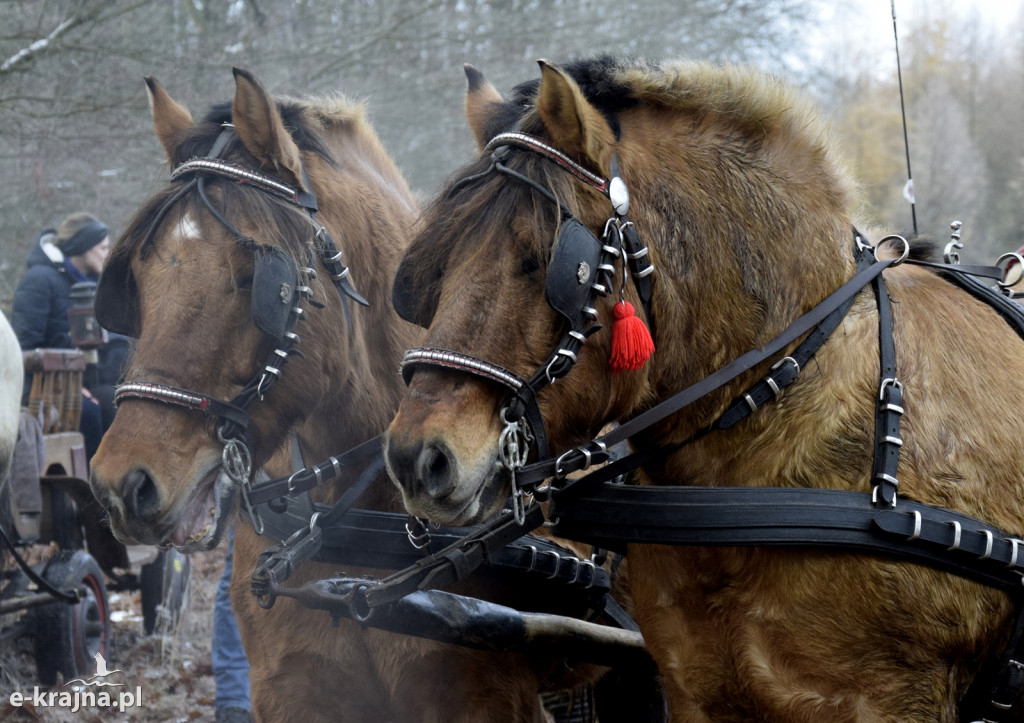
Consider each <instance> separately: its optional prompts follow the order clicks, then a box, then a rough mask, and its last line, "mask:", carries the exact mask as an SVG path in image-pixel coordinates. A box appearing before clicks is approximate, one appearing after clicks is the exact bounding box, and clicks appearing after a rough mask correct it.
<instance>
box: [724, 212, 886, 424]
mask: <svg viewBox="0 0 1024 723" xmlns="http://www.w3.org/2000/svg"><path fill="white" fill-rule="evenodd" d="M854 233H856V231H855V232H854ZM855 256H856V259H857V268H858V269H861V270H863V269H866V268H867V267H868V265H869V264H870V263H871V259H872V257H871V255H870V254H867V253H864V251H863V249H861V248H860V246H859V245H858V246H857V247H856V251H855ZM880 278H882V277H881V276H876V277H875V279H876V280H877V279H880ZM855 298H856V295H855V294H854V295H851V296H850V297H849V298H848V299H846V300H845V301H844V302H843V303H842V304H841V305H839V306H838V307H836V308H835V309H834V310H833V311H832V312H831V313H829V315H828V316H826V317H825V318H824V319H823V320H822V322H821V323H820V324H818V325H817V326H816V327H814V329H813V330H812V331H811V332H810V333H809V334H808V335H807V338H806V339H804V340H803V341H802V342H801V343H800V346H798V347H797V348H796V349H794V350H793V352H792V353H791V354H790V355H789V356H786V357H783V358H782V359H780V360H779V361H777V362H775V364H773V365H772V369H771V373H770V374H768V375H767V376H766V377H765V378H764V379H762V380H761V381H759V382H758V383H757V384H755V385H754V386H752V387H751V388H750V389H748V390H747V391H746V392H745V393H744V394H741V395H740V396H739V397H737V398H736V399H735V400H734V401H733V403H732V405H730V407H729V408H728V409H727V410H726V411H725V412H724V413H723V414H722V416H721V417H719V418H718V420H717V421H716V422H715V423H714V424H712V425H711V428H710V429H708V430H707V431H708V432H711V431H714V430H716V429H729V428H730V427H733V426H735V425H736V423H737V422H739V421H740V420H741V419H744V418H746V417H747V416H749V415H750V414H752V413H753V412H754V411H756V410H757V409H760V408H761V407H762V406H764V405H765V404H767V403H768V402H770V401H772V400H773V399H778V398H779V397H780V396H781V395H782V390H783V389H785V388H786V387H788V386H789V385H790V384H792V383H793V382H795V381H796V380H797V377H799V375H800V370H801V369H805V368H806V367H807V363H808V362H809V361H810V360H811V358H812V357H813V356H814V355H815V354H816V353H817V352H818V349H820V348H821V347H822V346H823V345H824V344H825V342H826V341H828V339H829V337H830V336H832V332H833V331H835V330H836V328H837V327H838V326H839V324H841V323H842V321H843V318H845V316H846V313H847V312H848V311H849V310H850V307H851V306H852V305H853V301H854V299H855Z"/></svg>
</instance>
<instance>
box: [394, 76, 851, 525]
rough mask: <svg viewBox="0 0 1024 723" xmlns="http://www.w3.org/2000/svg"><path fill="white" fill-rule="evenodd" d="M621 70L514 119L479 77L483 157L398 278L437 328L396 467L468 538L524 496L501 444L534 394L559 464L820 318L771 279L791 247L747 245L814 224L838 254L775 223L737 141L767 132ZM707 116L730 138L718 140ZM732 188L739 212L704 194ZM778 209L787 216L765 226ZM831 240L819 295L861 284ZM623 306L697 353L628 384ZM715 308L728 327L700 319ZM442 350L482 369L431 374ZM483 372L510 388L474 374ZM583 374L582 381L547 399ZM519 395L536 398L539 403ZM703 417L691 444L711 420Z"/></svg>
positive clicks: (548, 83) (417, 505)
mask: <svg viewBox="0 0 1024 723" xmlns="http://www.w3.org/2000/svg"><path fill="white" fill-rule="evenodd" d="M610 63H611V61H607V60H605V61H598V62H596V63H593V64H590V65H585V64H582V63H581V64H579V65H578V66H576V67H572V68H568V69H563V68H560V67H558V66H555V65H552V64H550V63H547V62H543V61H542V62H541V78H540V79H539V81H535V82H530V83H525V84H523V85H521V86H519V87H518V88H516V89H515V90H514V92H513V97H512V98H511V100H509V101H508V102H505V101H503V99H502V98H501V96H500V95H499V94H498V93H497V91H495V90H494V88H493V87H492V86H491V85H490V84H489V83H487V81H486V80H484V78H483V76H482V75H481V74H480V73H479V72H478V71H476V70H475V69H468V70H467V74H468V76H469V81H470V82H469V90H468V93H467V97H466V113H467V117H468V120H469V124H470V127H471V129H472V131H473V133H474V135H475V137H476V141H477V144H478V146H479V147H480V149H481V153H480V156H479V157H478V158H477V159H476V160H475V161H474V162H473V163H472V164H470V165H469V166H468V167H466V168H463V169H462V170H460V171H458V172H457V173H456V174H455V176H454V178H453V180H452V181H450V182H449V184H448V186H447V188H446V189H444V191H443V192H442V193H441V194H440V197H439V198H438V199H437V200H436V201H435V202H434V203H433V204H432V205H431V206H430V207H429V208H428V210H427V211H426V213H425V222H424V224H423V227H422V231H421V233H420V235H419V236H418V237H416V238H415V239H414V240H413V242H412V244H411V245H410V248H409V250H408V252H407V254H406V256H405V258H404V260H403V262H402V264H401V266H400V268H399V272H398V275H397V277H396V281H395V291H394V299H395V305H396V307H397V308H398V309H399V311H400V313H402V314H403V315H404V316H405V318H407V319H409V320H412V321H415V322H416V323H419V324H421V325H424V326H429V338H428V340H427V347H428V348H429V349H431V350H436V352H437V353H435V354H433V355H431V354H425V355H420V356H419V357H415V356H413V357H410V358H407V361H406V367H405V373H406V375H407V378H408V381H409V393H408V394H407V395H406V397H405V399H404V400H403V402H402V405H401V407H400V409H399V412H398V415H397V416H396V418H395V420H394V421H393V423H392V425H391V427H390V429H389V432H388V436H387V447H388V461H389V469H390V471H391V473H392V476H393V478H394V479H395V481H396V482H397V483H398V485H399V487H400V488H401V490H402V493H403V495H404V499H405V503H406V505H407V507H408V508H409V509H410V510H412V511H414V512H415V513H416V514H421V515H425V516H429V517H431V518H432V519H437V520H439V521H442V522H448V523H453V522H455V523H468V522H474V521H477V520H479V519H482V518H484V517H486V516H488V515H489V514H491V513H493V512H495V511H496V510H497V509H498V508H499V507H500V506H501V505H502V504H503V503H504V501H505V499H506V498H507V497H508V495H509V493H510V492H512V491H513V490H512V489H511V475H510V473H509V469H510V467H511V466H510V465H509V464H508V463H507V462H502V455H503V454H504V452H503V449H504V446H505V445H504V442H507V441H508V439H509V434H508V433H506V432H505V430H506V429H508V428H509V427H510V420H511V422H516V421H517V420H518V419H520V418H521V417H522V416H523V415H522V413H521V411H522V408H523V407H524V406H528V404H529V402H530V399H529V397H530V396H532V395H535V396H536V406H537V408H538V409H539V410H540V411H539V413H534V414H533V415H532V416H533V419H529V426H531V427H532V429H531V430H525V429H523V431H522V432H521V433H520V434H519V437H520V438H521V437H522V436H523V435H524V434H531V435H533V436H534V437H535V438H536V437H537V436H538V434H543V435H544V437H545V439H544V441H545V442H547V444H548V446H550V447H551V448H552V450H553V451H554V450H566V449H569V448H570V447H571V446H573V445H575V444H578V443H580V442H581V441H583V440H586V439H589V438H590V437H591V436H592V435H593V434H594V433H595V432H596V431H597V430H598V429H600V428H601V426H602V425H603V424H605V423H608V422H614V421H615V420H619V419H622V418H623V417H626V416H628V415H630V414H635V413H636V412H637V411H639V410H641V409H642V408H643V406H644V405H645V404H648V403H649V402H650V400H651V399H652V396H653V394H654V392H655V390H656V388H657V387H658V386H659V385H661V386H664V385H666V384H678V383H679V382H680V381H681V380H683V379H684V378H689V379H691V380H696V379H698V378H700V376H701V375H703V374H706V373H708V371H710V370H711V369H713V368H714V365H715V364H716V363H718V362H721V361H724V360H725V359H726V355H727V354H728V353H729V351H730V350H731V349H738V348H739V347H740V346H741V345H743V344H749V343H753V342H756V341H757V340H758V339H762V338H764V337H763V335H764V333H766V332H767V331H769V330H770V329H772V328H780V327H779V326H778V325H779V324H780V323H781V320H782V319H783V318H784V316H785V314H787V313H789V311H790V309H789V308H788V304H790V303H794V304H804V305H806V308H810V306H812V305H813V302H811V301H810V299H811V298H813V297H814V295H815V294H817V293H819V288H818V287H812V288H809V289H808V290H807V298H806V299H803V298H801V299H788V300H780V298H779V297H778V295H777V294H775V293H774V291H775V288H776V287H778V286H779V284H778V281H777V277H776V274H778V275H779V277H781V276H784V275H785V274H786V273H792V272H793V269H794V268H796V267H797V266H798V265H799V264H800V263H801V261H800V256H801V249H800V247H799V245H798V244H796V243H791V244H790V247H789V248H788V249H787V248H786V247H784V246H782V245H781V243H780V244H779V245H778V247H777V248H776V250H775V251H773V252H772V253H773V254H774V255H775V256H777V257H778V258H772V259H768V258H766V253H765V251H764V250H763V249H760V248H758V247H757V246H756V244H755V243H754V242H752V241H751V240H750V239H751V237H752V236H753V234H752V233H751V232H750V229H751V228H752V227H754V226H755V224H756V225H760V226H767V227H768V230H767V231H759V233H762V234H764V233H770V234H773V235H775V236H777V237H779V238H780V240H781V239H782V238H783V234H784V233H785V232H786V230H787V229H789V230H793V229H799V227H800V226H801V225H806V226H807V227H808V228H810V227H811V226H815V225H816V226H817V229H818V231H819V236H820V235H821V234H820V229H821V228H822V227H823V226H825V227H826V228H827V230H828V234H829V235H828V236H827V237H825V238H829V239H831V237H832V236H833V233H834V230H835V229H836V228H839V226H837V225H836V224H835V223H834V218H835V214H829V215H827V216H826V215H823V216H822V217H821V218H822V220H821V221H820V222H818V223H816V224H815V223H813V222H811V221H809V220H806V219H805V220H804V221H801V220H799V219H797V218H795V216H796V214H795V211H794V209H792V208H786V207H780V208H777V209H770V208H767V206H768V205H769V204H771V203H773V202H775V201H774V199H772V198H770V197H768V194H767V193H765V192H764V190H763V189H762V188H759V187H758V185H757V184H760V183H769V182H770V179H767V178H763V177H761V176H758V175H754V176H753V177H752V178H751V180H743V179H745V177H746V176H750V175H751V174H749V173H748V172H747V171H746V170H745V169H744V168H743V167H742V163H743V161H742V155H743V152H744V150H743V149H742V148H741V147H740V146H741V143H747V144H751V145H752V144H755V143H758V142H763V137H764V136H765V135H767V134H768V133H769V132H770V131H765V130H762V131H760V133H759V134H758V135H757V137H753V138H751V139H746V138H744V137H743V136H744V135H745V134H748V133H749V132H750V128H747V127H743V124H744V123H746V124H747V125H751V124H752V123H754V122H755V121H750V120H748V119H739V118H729V115H730V108H728V107H725V108H722V109H713V108H712V104H711V103H708V104H707V105H706V106H701V105H699V103H698V101H697V100H695V98H697V97H698V96H699V95H700V92H701V90H702V88H701V87H700V86H699V85H697V86H695V87H693V88H690V89H684V90H683V91H682V92H679V93H678V94H679V95H680V96H681V98H682V100H676V99H671V98H669V99H666V98H665V97H653V96H654V95H655V93H657V92H658V90H657V89H654V88H638V87H636V84H635V83H633V81H634V80H635V78H634V77H631V76H630V72H632V73H633V75H634V76H639V75H640V74H641V72H642V71H641V69H639V68H638V69H634V70H633V71H630V70H629V69H628V68H627V69H625V70H622V71H615V69H614V68H612V67H610ZM605 66H609V67H605ZM695 67H697V68H698V70H699V67H698V66H695ZM609 70H611V71H612V72H607V73H606V72H605V71H609ZM614 72H618V75H614ZM702 72H704V71H702ZM602 74H603V75H606V76H607V77H605V78H603V79H600V78H598V76H599V75H602ZM680 74H681V73H680ZM696 75H697V82H698V83H699V82H704V83H705V84H707V83H708V81H707V79H706V78H704V77H703V76H702V75H701V73H700V72H698V73H697V74H696ZM581 84H582V85H584V86H586V88H585V89H584V88H583V87H581ZM729 90H732V91H735V92H737V93H738V92H740V91H742V88H740V87H739V81H738V80H737V81H736V82H735V83H734V87H732V88H731V89H726V90H725V91H722V92H721V93H722V102H723V103H725V102H733V103H734V102H735V100H734V99H730V98H729V97H728V96H727V93H728V92H729ZM661 92H662V95H663V96H668V95H669V91H668V90H663V91H661ZM687 94H688V95H687ZM762 95H763V94H762ZM688 96H689V98H688ZM714 100H715V99H712V102H714ZM672 102H680V103H682V104H687V103H688V104H689V106H690V107H688V108H685V115H684V120H683V121H682V122H681V123H677V125H669V123H670V121H669V120H668V118H669V117H670V116H669V115H668V113H669V111H668V110H666V109H664V108H663V109H662V110H661V115H660V116H659V115H658V114H657V113H653V112H649V108H650V107H651V106H652V105H656V104H660V105H663V106H664V105H668V104H669V103H672ZM763 103H764V104H765V106H768V104H769V101H767V100H765V101H763ZM765 112H766V113H767V112H768V111H767V110H766V111H765ZM712 113H714V114H715V116H716V118H723V117H724V118H726V120H727V124H726V125H724V127H719V126H718V125H716V124H715V123H712V122H711V121H710V120H709V115H711V114H712ZM677 121H678V119H673V120H672V122H677ZM765 122H766V123H777V122H781V121H778V120H777V119H776V118H766V119H765ZM513 129H514V131H513ZM510 131H512V132H510ZM724 135H731V136H732V137H731V138H729V137H725V141H726V142H727V143H726V145H725V148H726V149H727V150H732V152H733V153H734V154H735V156H736V157H735V158H728V157H726V158H724V161H723V156H722V152H721V151H720V150H719V145H718V144H719V142H720V141H722V140H723V136H724ZM759 139H760V140H759ZM729 143H733V144H734V145H735V148H734V149H730V148H729V145H728V144H729ZM777 145H778V146H779V147H780V148H782V144H781V143H779V144H777ZM783 150H785V149H783ZM790 152H792V151H790ZM793 172H794V173H796V172H797V169H794V171H793ZM730 184H731V186H733V187H738V190H739V192H740V195H738V196H732V197H728V196H727V197H725V200H720V199H717V198H716V199H712V198H711V197H710V196H709V191H710V190H711V188H712V187H727V188H728V187H730ZM822 186H823V189H822V190H823V191H825V189H829V191H831V192H833V193H834V200H833V201H831V203H832V204H833V205H840V204H841V203H842V202H843V199H845V198H846V197H847V196H848V194H847V193H846V191H845V189H844V188H842V187H841V185H840V184H837V183H835V182H831V181H830V182H829V183H822ZM631 197H632V203H631V202H630V198H631ZM820 202H821V203H822V204H823V205H824V204H826V203H828V201H827V199H825V198H824V196H822V197H821V201H820ZM766 211H771V212H772V214H773V218H769V219H768V220H767V221H766V222H765V221H760V220H758V219H759V217H760V215H761V214H763V213H765V212H766ZM843 233H844V234H845V236H844V238H847V239H848V238H849V232H848V229H845V230H844V231H843ZM828 243H830V244H831V246H834V248H832V249H831V250H827V251H825V252H823V253H827V254H829V255H830V256H831V257H832V258H833V259H835V260H836V267H835V268H833V269H831V270H830V271H828V272H827V273H825V274H823V275H822V278H821V279H820V281H821V284H822V285H821V287H820V288H821V289H824V288H825V284H827V283H828V282H829V281H832V280H836V279H840V278H841V275H842V274H843V273H845V272H846V271H847V270H848V268H847V267H845V266H844V265H843V263H842V262H841V261H840V249H839V244H838V243H832V242H828ZM666 244H669V245H670V247H669V248H668V249H666ZM666 254H667V255H666ZM662 259H664V263H663V261H662ZM624 260H625V262H626V263H624ZM712 260H713V263H711V261H712ZM769 263H771V264H775V266H774V267H769ZM661 266H665V268H664V269H661V268H660V267H661ZM652 268H653V269H654V270H655V271H652ZM624 269H625V271H624ZM624 274H625V275H624ZM669 277H671V279H672V284H671V285H666V284H665V283H664V280H663V279H667V278H669ZM734 280H740V282H741V284H742V285H741V286H739V288H737V286H736V284H735V283H734ZM592 291H594V292H596V293H593V294H592V293H591V292H592ZM821 295H822V296H823V295H824V292H821ZM666 297H668V298H666ZM750 297H755V300H756V301H757V305H755V306H754V307H753V310H751V306H750V305H749V304H747V303H746V302H747V300H748V299H749V298H750ZM817 298H818V299H820V298H821V296H818V297H817ZM679 299H684V300H685V305H680V304H677V303H676V301H677V300H679ZM623 301H625V302H628V304H629V305H630V306H631V307H632V308H633V309H634V310H635V312H636V315H637V317H639V319H640V320H641V321H642V322H644V323H646V325H647V326H648V327H650V329H651V331H653V332H654V334H655V342H656V343H658V345H659V347H660V346H661V341H659V339H658V336H657V330H658V329H662V328H664V329H668V328H672V327H676V328H680V327H681V328H686V329H687V330H688V333H690V334H692V336H690V337H689V338H688V340H689V341H692V342H693V344H692V345H686V344H683V343H679V342H676V341H675V340H671V341H670V342H669V344H668V345H667V346H666V348H665V350H664V351H659V352H655V353H654V356H653V357H652V359H651V360H650V361H649V362H647V363H646V364H643V365H642V366H641V365H637V366H638V368H632V367H630V368H626V369H623V368H622V367H621V366H619V367H618V368H616V366H615V365H614V364H612V363H610V355H611V354H612V353H613V349H612V337H613V331H614V326H615V324H616V322H615V318H616V312H617V311H618V312H620V316H623V315H626V316H628V314H623V313H621V312H623V310H625V309H628V308H629V307H625V306H624V305H623V304H622V302H623ZM666 302H667V303H666ZM704 304H713V305H714V307H715V313H714V314H707V315H702V314H701V313H700V309H701V306H702V305H704ZM617 307H618V309H617ZM720 311H721V312H723V313H724V314H725V315H726V318H724V319H723V318H722V317H721V316H719V315H718V312H720ZM636 323H637V322H636V320H634V325H635V324H636ZM725 329H728V331H727V332H726V331H725ZM567 332H568V333H570V334H571V335H573V336H570V338H569V340H568V342H567V343H566V342H565V341H564V339H563V337H564V336H565V334H566V333H567ZM584 339H585V343H583V340H584ZM445 351H450V352H456V353H457V354H459V355H464V356H465V357H467V358H472V359H475V360H477V361H467V362H465V363H463V362H455V363H453V362H452V361H451V359H448V360H441V361H436V360H435V359H434V358H432V357H437V358H438V359H440V358H441V357H440V356H438V355H439V354H442V355H443V352H445ZM740 351H742V349H741V350H740ZM552 355H554V356H552ZM567 360H568V361H571V362H572V364H569V363H568V362H567ZM478 362H484V366H485V367H489V366H491V365H493V366H494V368H496V369H501V370H505V371H507V372H509V373H510V374H511V377H513V378H514V381H513V382H511V383H504V382H502V381H501V379H500V378H497V379H496V376H495V374H481V373H479V371H476V372H474V371H473V369H472V367H474V366H476V367H479V366H480V364H479V363H478ZM568 366H573V372H572V373H571V374H566V375H565V378H564V379H559V381H558V383H557V384H551V383H550V382H552V381H554V379H555V378H559V377H560V376H561V375H562V374H563V373H564V371H563V370H565V369H566V367H568ZM546 369H549V370H550V371H545V370H546ZM552 372H553V373H552ZM498 376H499V377H500V374H499V375H498ZM524 381H525V382H531V383H529V384H527V385H525V386H526V387H528V388H527V389H526V391H525V393H524V392H523V388H524V385H523V384H522V382H524ZM533 382H536V383H533ZM715 403H718V400H713V401H712V402H711V404H715ZM703 406H705V408H703V409H702V410H700V414H699V415H698V417H695V418H693V419H691V420H689V422H688V426H690V428H691V430H692V428H693V427H694V426H695V425H697V424H699V423H700V421H701V418H702V417H705V416H706V415H707V413H708V409H707V408H706V405H703ZM529 416H530V415H527V417H528V418H529ZM538 419H542V423H541V424H538ZM540 426H542V427H543V429H539V428H538V427H540ZM677 431H678V432H680V433H685V432H684V431H683V430H677ZM513 436H515V434H513ZM499 440H504V442H503V443H502V444H499ZM520 446H522V445H520ZM521 452H523V453H525V452H524V451H523V450H521ZM506 456H507V454H506Z"/></svg>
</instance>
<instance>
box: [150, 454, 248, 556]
mask: <svg viewBox="0 0 1024 723" xmlns="http://www.w3.org/2000/svg"><path fill="white" fill-rule="evenodd" d="M237 505H238V485H237V483H236V482H235V481H234V480H232V479H231V478H230V477H228V475H227V473H226V472H225V471H224V468H223V467H221V466H220V465H218V466H217V467H215V468H213V469H212V470H210V472H209V473H207V474H206V475H205V476H204V477H203V478H202V479H201V480H200V481H199V483H198V484H197V485H196V486H195V489H193V490H192V493H191V494H190V495H189V499H188V500H187V501H186V502H185V506H184V508H183V509H182V512H181V515H180V516H179V517H178V524H177V526H176V527H175V528H174V530H173V531H172V532H171V534H170V535H169V536H168V537H167V538H166V539H165V540H164V544H165V545H171V546H173V547H174V548H175V549H176V550H178V551H179V552H183V553H186V554H187V553H191V552H200V551H205V550H212V549H214V548H215V547H217V545H219V544H220V541H221V539H223V537H224V533H225V532H226V531H227V528H228V525H229V521H230V520H231V518H232V515H233V513H234V512H235V508H236V507H237Z"/></svg>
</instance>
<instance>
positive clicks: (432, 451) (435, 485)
mask: <svg viewBox="0 0 1024 723" xmlns="http://www.w3.org/2000/svg"><path fill="white" fill-rule="evenodd" d="M453 470H454V466H453V465H452V464H451V460H450V459H449V455H448V453H447V448H446V447H444V446H443V445H440V444H427V445H425V446H424V447H423V451H421V452H420V455H419V458H418V459H417V460H416V476H417V477H418V478H419V480H420V482H421V483H422V484H423V486H424V487H425V488H426V492H427V494H429V495H430V496H431V497H435V498H441V497H444V496H446V495H448V494H450V493H451V491H452V490H453V489H455V475H454V474H453Z"/></svg>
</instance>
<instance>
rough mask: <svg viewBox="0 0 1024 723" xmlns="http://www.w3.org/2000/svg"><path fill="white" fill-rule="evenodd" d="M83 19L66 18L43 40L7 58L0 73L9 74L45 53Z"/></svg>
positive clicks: (0, 65)
mask: <svg viewBox="0 0 1024 723" xmlns="http://www.w3.org/2000/svg"><path fill="white" fill-rule="evenodd" d="M84 20H85V18H83V17H80V16H77V15H76V16H74V17H71V18H68V19H67V20H65V21H64V22H62V23H61V24H60V25H58V26H57V27H56V28H54V30H53V32H52V33H50V34H49V35H47V36H46V37H45V38H42V39H40V40H36V41H35V42H34V43H32V44H31V45H29V46H28V47H27V48H22V49H21V50H19V51H18V52H17V53H15V54H14V55H12V56H11V57H9V58H8V59H7V60H5V61H4V62H3V63H2V64H0V73H10V72H12V71H14V70H16V69H17V68H18V66H19V65H23V64H25V63H27V62H28V61H30V60H32V58H34V57H36V56H37V55H39V54H40V53H43V52H46V50H48V49H49V47H50V46H51V45H52V44H53V43H54V41H56V40H57V39H58V38H59V37H60V36H62V35H64V34H65V33H66V32H68V31H69V30H71V29H72V28H74V27H76V26H78V25H81V24H82V22H83V21H84Z"/></svg>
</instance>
